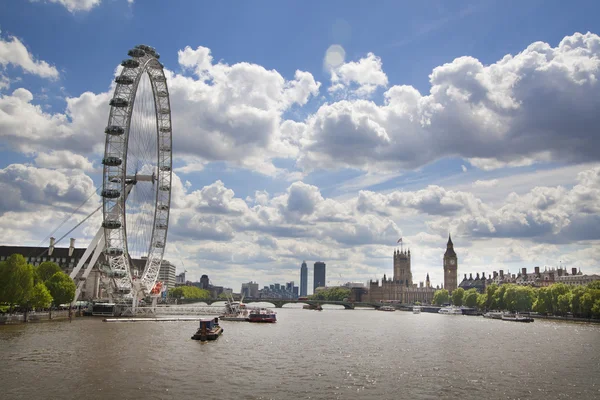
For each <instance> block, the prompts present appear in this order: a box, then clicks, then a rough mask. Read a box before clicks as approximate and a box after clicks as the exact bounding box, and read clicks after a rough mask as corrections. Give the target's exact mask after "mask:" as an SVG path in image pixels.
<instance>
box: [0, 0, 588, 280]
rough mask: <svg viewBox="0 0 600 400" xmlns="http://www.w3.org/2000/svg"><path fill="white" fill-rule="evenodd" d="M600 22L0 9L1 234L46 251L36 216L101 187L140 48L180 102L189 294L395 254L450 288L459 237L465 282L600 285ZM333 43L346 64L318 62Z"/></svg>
mask: <svg viewBox="0 0 600 400" xmlns="http://www.w3.org/2000/svg"><path fill="white" fill-rule="evenodd" d="M599 13H600V5H599V4H597V2H593V1H588V2H584V1H580V2H571V3H569V4H566V3H564V2H561V1H544V2H542V1H528V2H525V3H523V2H517V1H477V2H476V1H472V2H469V1H455V2H448V1H423V2H418V3H417V2H399V1H380V2H377V3H376V5H374V4H370V3H368V2H358V1H327V2H301V1H297V2H293V1H289V2H281V1H263V2H214V3H208V2H195V1H173V2H169V3H166V2H159V1H132V2H129V1H125V0H110V1H107V0H104V1H101V0H60V1H58V0H57V1H31V2H29V1H22V2H14V1H13V2H3V3H2V4H0V16H1V17H0V30H1V33H0V40H1V41H2V42H1V44H2V47H0V96H2V101H3V103H0V111H2V112H0V138H1V139H2V142H1V147H0V157H1V160H2V161H1V164H0V168H3V170H2V173H3V175H2V180H0V185H3V186H5V187H6V188H7V190H9V191H10V193H12V194H11V196H9V197H10V198H9V199H8V200H5V201H3V202H0V230H4V231H5V232H4V233H5V235H4V236H5V237H11V238H12V239H11V240H12V242H14V243H10V244H21V243H27V244H37V243H38V242H39V241H40V240H41V239H42V238H44V236H45V234H42V235H40V233H39V231H40V230H42V231H43V229H34V228H33V227H39V226H43V227H44V229H46V228H47V230H52V229H53V228H54V227H56V225H58V223H60V221H61V220H62V219H64V217H65V216H63V215H55V216H53V217H52V218H51V217H48V218H46V219H43V220H41V219H39V218H40V217H39V210H40V208H44V207H48V209H49V210H52V209H53V207H56V206H57V204H60V205H65V206H66V205H72V206H73V208H75V207H76V206H77V205H78V203H77V202H78V200H79V199H80V198H82V197H87V196H85V193H84V192H85V191H86V190H88V189H89V190H92V189H93V188H94V187H95V186H98V185H99V184H100V183H101V174H100V173H99V171H100V170H99V167H100V166H101V165H100V163H99V160H100V159H101V157H102V153H101V147H102V141H103V137H102V135H103V134H102V130H103V125H104V124H105V122H103V121H106V118H107V116H108V110H109V108H108V105H107V101H108V99H110V97H112V92H111V91H110V85H111V82H112V80H113V78H114V74H115V68H116V66H117V65H118V63H119V62H120V61H121V60H122V59H124V58H126V53H127V50H128V49H130V48H131V47H133V46H134V45H136V44H139V43H146V44H150V45H152V46H154V47H155V48H156V49H157V51H158V52H159V53H160V54H161V62H163V64H164V65H165V68H166V69H167V70H168V71H169V73H170V74H171V75H170V81H169V87H170V90H171V98H172V104H174V108H173V126H174V134H173V135H174V136H173V140H174V145H175V148H176V151H178V152H175V153H174V156H175V166H176V167H178V169H176V170H175V172H176V175H177V180H178V182H180V184H179V185H180V187H179V189H180V190H179V191H177V192H175V191H174V196H179V197H178V198H177V201H176V204H177V208H176V209H175V210H174V215H175V218H174V221H176V222H177V221H179V224H178V225H173V226H172V229H171V232H170V238H169V246H168V248H167V257H169V258H172V259H176V260H177V261H176V263H177V264H178V265H185V268H186V269H187V270H188V271H190V272H189V275H190V276H191V277H192V278H193V279H197V278H199V276H200V275H201V274H202V273H208V274H209V276H211V278H212V280H213V281H214V283H215V284H221V285H226V286H227V285H229V286H233V287H234V289H236V290H238V287H239V284H240V283H241V282H243V281H248V280H250V279H252V280H257V281H258V282H259V283H261V285H262V284H268V283H273V282H274V281H281V282H283V281H286V280H287V281H289V280H295V281H298V280H299V277H298V271H299V265H300V263H301V262H302V260H303V259H304V258H306V259H307V261H309V264H310V263H312V262H314V261H317V260H320V259H322V260H324V261H326V262H328V268H330V271H332V272H331V275H330V276H333V277H337V276H339V275H340V274H341V275H342V276H343V277H344V279H346V280H353V281H366V280H367V279H370V278H373V279H375V278H380V277H381V276H382V275H383V273H387V274H389V273H390V271H391V262H392V261H391V252H392V249H393V245H394V243H395V241H396V240H397V237H399V236H403V237H405V240H406V241H407V242H408V243H409V244H410V246H411V248H413V249H414V250H416V252H415V251H414V250H413V255H414V256H413V257H414V261H413V263H414V265H413V270H414V272H413V275H415V278H416V279H419V280H423V279H424V276H425V274H426V273H427V272H429V273H430V275H431V276H432V280H433V283H434V284H441V283H443V282H442V281H441V280H442V273H441V257H442V254H443V247H444V245H445V239H444V237H445V236H446V235H447V233H448V231H451V232H452V233H453V235H454V237H455V238H456V240H455V244H456V246H457V252H458V254H459V273H460V274H462V273H469V272H473V273H475V272H482V271H485V272H490V271H492V270H495V269H505V270H507V269H513V270H515V271H516V270H517V269H518V268H521V267H528V268H533V266H535V265H548V266H555V265H559V264H560V263H561V261H563V259H564V263H565V264H567V263H568V264H569V265H576V266H581V267H582V269H583V270H584V272H589V273H592V272H596V273H598V272H600V262H599V259H600V253H598V251H597V250H595V249H597V244H598V243H599V241H600V233H599V232H598V230H597V228H594V227H593V226H592V225H593V224H592V222H594V221H598V220H600V216H599V213H598V209H597V207H595V206H593V203H594V201H595V200H598V199H597V197H595V196H598V191H599V190H600V188H599V185H600V184H599V181H597V180H595V179H596V178H594V177H596V176H597V175H598V174H599V172H598V171H599V170H598V156H597V154H598V151H597V149H598V139H597V136H598V135H597V134H598V132H597V130H598V128H597V126H600V125H598V124H597V122H599V121H597V118H598V117H596V116H595V112H594V111H593V110H594V106H595V105H596V104H598V102H599V101H600V100H598V99H599V95H598V93H600V91H599V90H598V83H597V82H596V80H595V79H596V78H597V77H598V76H599V75H600V74H599V72H600V69H599V67H598V57H599V52H600V50H599V49H598V47H597V44H596V43H597V42H598V37H597V36H596V34H598V33H600V27H598V26H597V25H598V22H597V18H595V16H596V15H598V14H599ZM588 32H591V33H590V34H589V35H588V34H587V33H588ZM15 41H16V42H15ZM17 42H18V44H20V45H22V46H24V47H19V46H17V44H16V43H17ZM536 42H541V43H546V44H547V48H546V47H543V46H541V45H539V46H538V45H536V46H533V47H532V44H533V43H536ZM561 43H563V44H561ZM333 45H337V46H341V48H343V51H344V53H345V55H344V57H343V59H342V60H339V62H337V63H334V64H331V63H329V64H328V63H327V62H326V60H328V58H327V56H326V54H328V53H327V51H328V49H332V48H331V47H330V46H333ZM540 46H541V47H540ZM337 48H338V49H339V48H340V47H337ZM331 51H332V50H330V52H329V54H333V53H331ZM24 52H25V53H24ZM336 54H337V53H336ZM507 55H511V57H509V59H504V61H502V62H501V61H500V60H503V58H504V57H505V56H507ZM467 57H468V58H467ZM434 70H435V71H436V72H435V73H434ZM296 71H302V74H303V75H301V76H300V75H295V74H296ZM200 74H204V75H203V76H204V78H203V77H202V76H201V75H200ZM207 76H208V77H209V78H208V80H206V79H207V78H206V77H207ZM207 85H208V86H207ZM294 85H296V86H294ZM236 88H244V89H239V90H241V93H242V96H241V98H239V97H235V96H237V94H236V93H237V92H236V91H237V90H238V89H236ZM246 88H247V90H246ZM18 89H23V90H21V91H18ZM409 89H410V90H409ZM411 90H412V91H411ZM417 91H418V92H417ZM430 91H431V93H430ZM86 92H87V93H86ZM230 96H234V97H230ZM244 96H245V97H246V98H245V99H244ZM253 96H254V97H253ZM290 99H292V100H290ZM582 105H585V106H582ZM175 107H177V108H175ZM240 110H244V112H245V113H246V114H243V115H245V117H244V121H241V117H236V116H239V115H242V114H240V112H241V111H240ZM20 111H22V112H20ZM242 122H243V124H242ZM595 123H596V124H595ZM244 124H245V125H244ZM250 132H253V133H250ZM52 135H54V136H55V137H58V138H60V139H59V140H55V141H53V140H51V137H52ZM204 141H206V143H204ZM178 142H179V144H178ZM223 143H226V145H223ZM178 146H180V147H178ZM67 152H68V153H67ZM66 159H68V160H69V162H67V161H65V160H66ZM49 176H52V179H56V180H58V181H60V184H58V183H57V184H56V185H50V186H49V185H48V184H47V183H43V181H44V179H46V178H47V177H49ZM19 182H24V183H23V184H21V183H19ZM82 182H85V185H83V184H82ZM186 182H187V183H186ZM82 185H83V186H82ZM263 191H266V192H267V193H268V194H267V195H266V198H262V197H260V196H259V195H257V194H256V192H263ZM361 191H362V192H361ZM512 192H514V195H511V193H512ZM48 193H50V194H51V195H48ZM211 199H212V201H211ZM93 201H99V199H97V198H95V199H93ZM217 203H218V207H217V206H216V205H215V204H217ZM294 205H296V206H297V208H296V209H294ZM219 207H220V208H219ZM36 218H37V219H36ZM194 218H196V219H194ZM19 220H20V221H24V220H25V221H28V224H26V226H16V224H15V221H19ZM57 221H58V222H57ZM186 221H187V222H186ZM189 221H193V222H194V223H193V224H191V223H190V222H189ZM332 221H333V222H332ZM585 221H587V223H586V222H585ZM96 222H98V221H96ZM92 231H93V229H92V228H90V230H89V231H81V232H79V233H78V235H80V236H78V243H79V244H81V245H83V244H85V243H86V242H87V241H89V240H90V236H93V232H92ZM291 231H295V232H296V233H295V234H294V235H290V233H289V232H291ZM282 232H287V233H282ZM267 243H268V245H266V244H267ZM461 252H462V254H461ZM232 254H235V255H236V257H235V258H234V257H232ZM232 277H233V278H232ZM332 279H333V278H332ZM336 279H337V278H336ZM331 283H332V284H333V283H336V282H331ZM309 286H310V285H309Z"/></svg>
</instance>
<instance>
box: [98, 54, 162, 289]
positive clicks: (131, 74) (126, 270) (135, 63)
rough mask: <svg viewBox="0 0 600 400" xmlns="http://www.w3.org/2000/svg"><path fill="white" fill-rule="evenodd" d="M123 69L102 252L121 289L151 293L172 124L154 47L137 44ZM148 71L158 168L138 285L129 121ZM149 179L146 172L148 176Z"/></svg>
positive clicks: (110, 130)
mask: <svg viewBox="0 0 600 400" xmlns="http://www.w3.org/2000/svg"><path fill="white" fill-rule="evenodd" d="M128 55H129V56H131V58H129V59H126V60H124V61H123V62H122V63H121V65H122V66H123V69H122V71H121V73H120V74H119V76H118V77H116V78H115V83H116V86H115V89H114V92H113V97H112V99H111V101H110V106H111V108H110V113H109V118H108V125H107V127H106V129H105V133H106V141H105V150H104V158H103V160H102V162H103V164H104V168H103V190H102V199H103V224H102V225H103V228H104V233H105V249H104V255H105V258H106V259H107V261H108V270H109V272H110V273H111V274H112V278H113V279H112V281H113V283H114V289H115V290H116V291H117V294H123V295H127V294H129V293H131V291H132V290H133V291H134V292H137V291H138V290H140V289H141V290H143V291H145V292H146V293H149V292H150V291H151V290H152V288H153V286H154V284H155V282H156V279H157V278H158V272H159V269H160V265H161V263H162V260H163V256H164V249H165V245H166V240H167V234H168V226H169V216H170V204H171V184H172V125H171V106H170V97H169V91H168V86H167V79H166V76H165V74H164V70H163V66H162V64H161V63H160V62H159V61H158V58H159V55H158V53H156V51H155V50H154V49H153V48H151V47H149V46H145V45H139V46H136V47H134V48H133V49H131V50H130V51H129V53H128ZM144 76H147V77H148V79H149V81H150V86H151V87H152V99H153V102H154V117H155V118H154V121H155V122H156V127H155V130H156V131H155V134H156V144H157V145H156V150H157V151H156V167H157V168H156V171H153V173H152V175H151V180H152V183H153V184H154V183H156V185H157V186H156V189H155V192H156V193H155V199H154V212H153V219H152V233H151V235H150V240H149V243H150V245H149V248H148V254H147V259H146V264H145V266H144V270H143V272H142V275H141V278H140V279H139V280H138V281H136V282H135V283H136V284H134V282H133V280H132V271H131V269H132V268H131V267H132V265H131V262H130V256H129V238H128V235H127V202H126V199H127V196H128V194H129V192H130V191H131V190H132V188H133V185H135V184H136V181H137V179H138V175H137V173H136V175H135V176H134V177H133V182H132V177H129V176H128V175H127V162H128V152H129V146H130V143H129V140H130V135H131V122H132V114H133V111H134V106H135V105H136V103H135V100H136V95H137V92H138V87H139V84H140V81H141V80H142V78H143V77H144ZM145 179H146V180H147V179H148V176H145Z"/></svg>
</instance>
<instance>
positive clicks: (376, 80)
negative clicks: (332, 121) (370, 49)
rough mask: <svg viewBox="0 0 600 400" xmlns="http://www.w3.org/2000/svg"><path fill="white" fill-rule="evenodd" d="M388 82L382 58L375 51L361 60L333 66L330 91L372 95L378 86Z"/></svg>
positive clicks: (385, 84)
mask: <svg viewBox="0 0 600 400" xmlns="http://www.w3.org/2000/svg"><path fill="white" fill-rule="evenodd" d="M387 84H388V78H387V75H386V74H385V73H384V72H383V70H382V62H381V58H379V57H377V56H376V55H375V54H373V53H369V54H367V56H366V57H364V58H361V59H360V60H358V61H356V62H354V61H351V62H348V63H342V64H340V65H337V66H335V65H333V64H332V66H331V87H330V88H329V89H328V90H329V92H338V91H346V92H349V93H350V94H355V95H356V96H359V97H361V96H370V95H371V94H373V92H374V91H375V90H376V89H377V88H378V87H385V86H387Z"/></svg>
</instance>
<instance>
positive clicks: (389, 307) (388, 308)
mask: <svg viewBox="0 0 600 400" xmlns="http://www.w3.org/2000/svg"><path fill="white" fill-rule="evenodd" d="M378 310H379V311H396V309H395V308H394V307H392V306H381V307H379V308H378Z"/></svg>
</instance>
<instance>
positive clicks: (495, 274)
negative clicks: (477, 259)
mask: <svg viewBox="0 0 600 400" xmlns="http://www.w3.org/2000/svg"><path fill="white" fill-rule="evenodd" d="M497 277H498V272H496V271H494V279H496V278H497Z"/></svg>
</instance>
